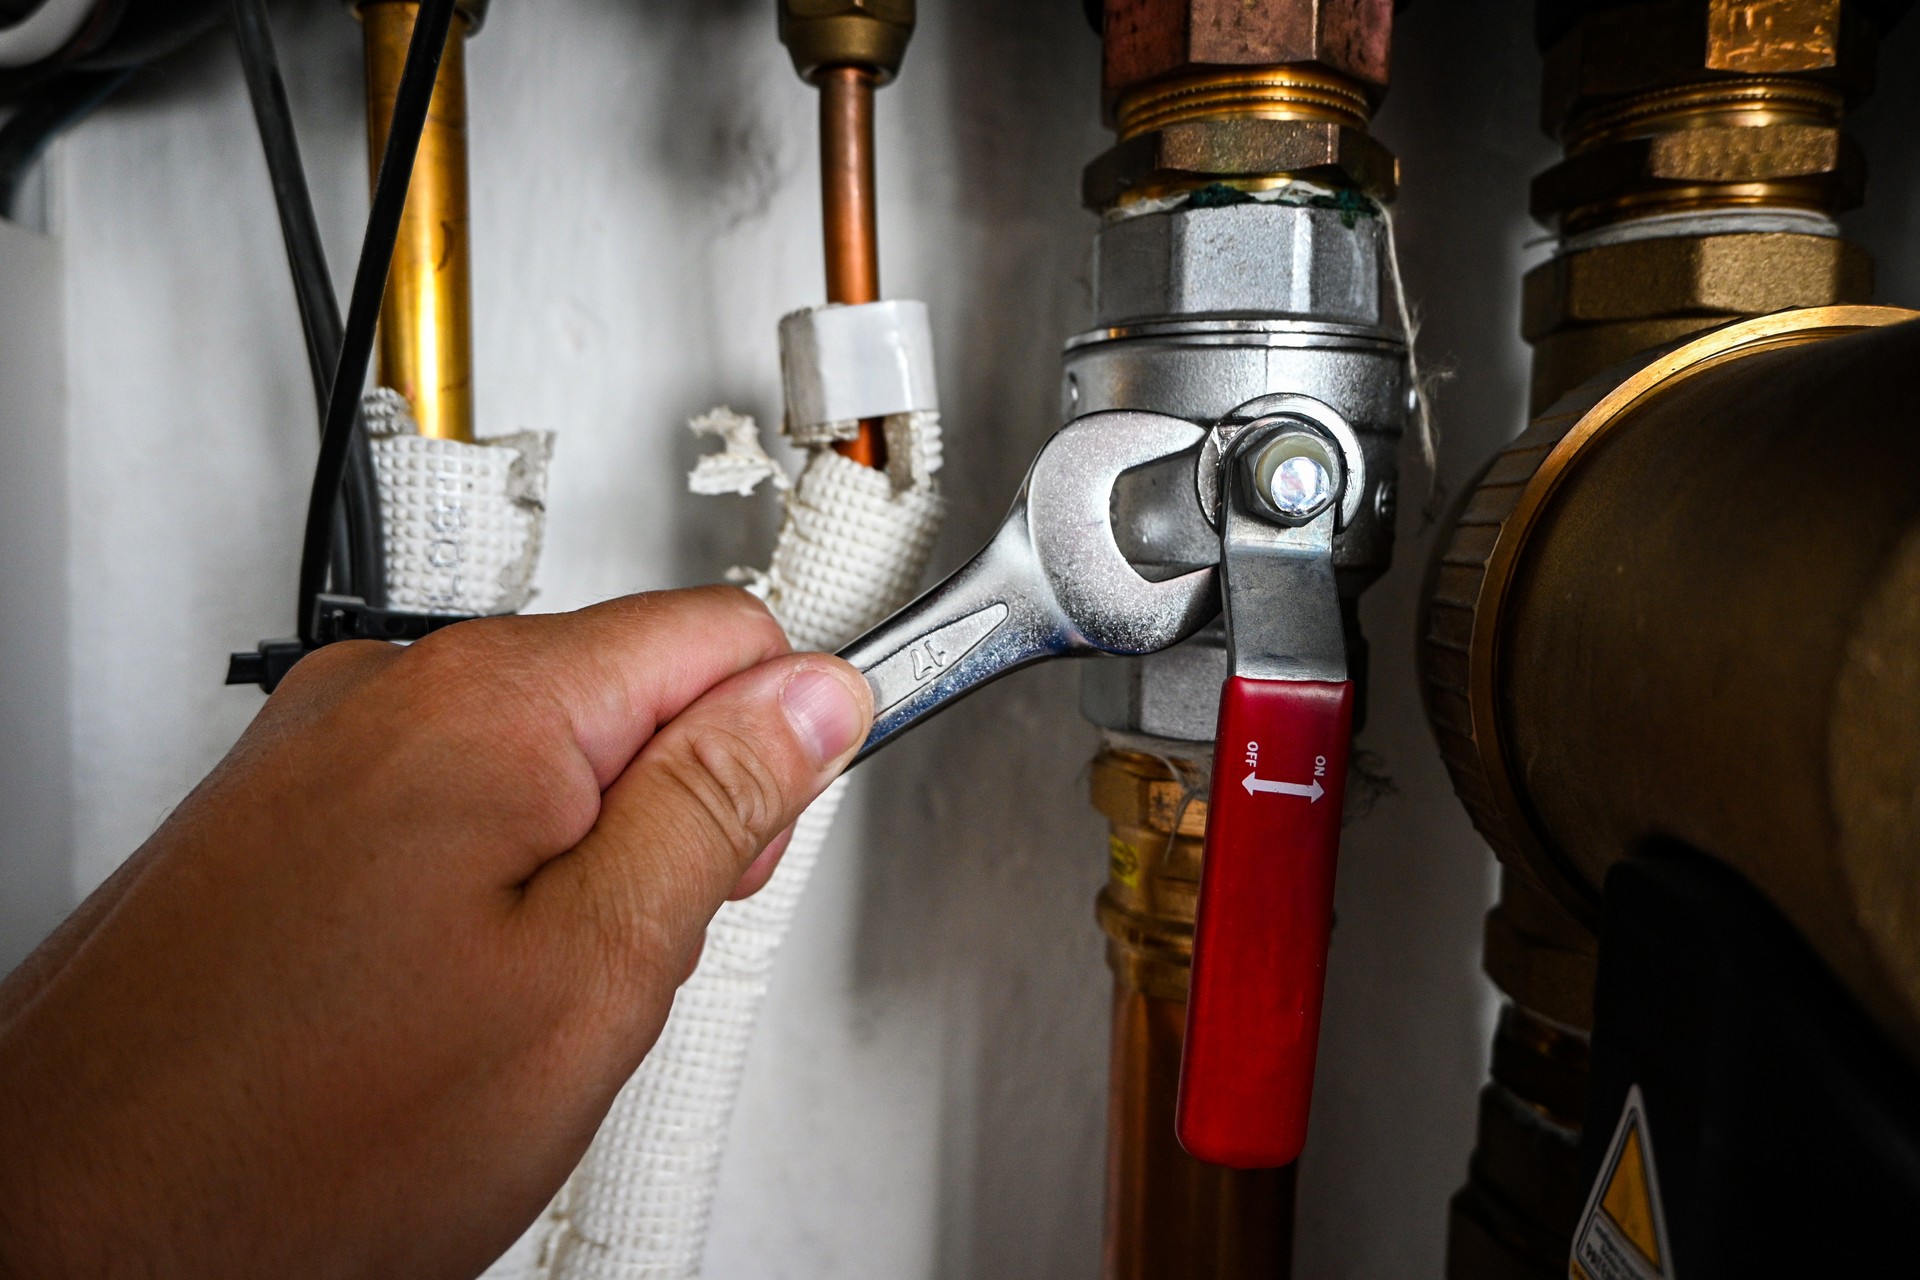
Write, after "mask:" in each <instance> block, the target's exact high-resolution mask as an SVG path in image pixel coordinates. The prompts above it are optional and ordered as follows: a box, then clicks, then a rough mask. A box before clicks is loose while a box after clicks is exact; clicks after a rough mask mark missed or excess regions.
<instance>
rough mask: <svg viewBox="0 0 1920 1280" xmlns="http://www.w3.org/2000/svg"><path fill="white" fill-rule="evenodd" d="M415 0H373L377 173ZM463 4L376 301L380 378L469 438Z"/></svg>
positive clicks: (370, 106) (432, 427)
mask: <svg viewBox="0 0 1920 1280" xmlns="http://www.w3.org/2000/svg"><path fill="white" fill-rule="evenodd" d="M418 15H419V5H418V4H417V3H411V2H410V0H374V2H372V3H368V4H365V5H363V6H362V7H361V9H360V20H361V23H362V26H363V29H364V31H365V37H366V59H367V152H368V156H369V158H370V163H371V168H372V170H373V176H374V177H375V178H377V177H378V176H379V166H380V156H381V154H382V153H383V152H384V151H385V149H386V144H387V129H388V125H389V124H390V123H391V121H392V118H393V102H394V97H395V95H396V94H397V93H398V92H399V87H400V73H401V71H402V69H403V68H404V67H405V65H406V60H407V45H408V43H409V41H410V40H411V39H412V38H413V24H414V19H415V18H416V17H417V16H418ZM469 30H470V23H469V21H468V19H467V17H466V16H465V15H464V14H462V15H461V16H460V17H458V18H456V19H455V21H454V30H453V35H452V37H451V38H450V39H449V40H448V41H447V50H446V55H445V57H444V59H443V60H442V61H441V63H440V75H439V79H438V80H437V81H435V83H434V89H433V102H432V106H431V108H430V109H429V111H428V115H427V127H426V132H425V133H424V134H423V135H422V136H421V139H420V154H419V158H418V160H417V161H416V162H415V165H414V171H413V185H412V186H411V188H409V190H408V193H407V205H406V212H405V213H404V214H403V215H402V217H401V221H400V238H399V241H398V243H397V244H396V245H395V246H394V253H393V269H392V272H391V273H390V275H389V276H388V278H387V292H386V297H385V298H384V300H383V301H382V304H381V308H380V346H379V372H378V375H377V376H378V380H379V383H380V385H381V386H385V387H391V388H393V389H394V390H396V391H398V392H400V394H402V395H404V396H405V397H406V398H407V402H408V404H410V405H411V406H412V408H413V416H414V419H415V420H416V421H417V422H418V423H419V424H420V433H421V434H422V435H426V436H435V437H439V438H441V439H446V440H469V441H470V440H472V439H473V434H474V432H473V423H474V411H473V265H472V254H471V249H470V246H469V241H468V184H467V79H466V37H467V35H468V32H469Z"/></svg>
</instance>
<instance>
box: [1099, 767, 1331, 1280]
mask: <svg viewBox="0 0 1920 1280" xmlns="http://www.w3.org/2000/svg"><path fill="white" fill-rule="evenodd" d="M1201 772H1202V770H1201V768H1200V766H1199V765H1198V764H1197V763H1196V762H1192V761H1182V762H1178V763H1176V762H1173V761H1169V760H1163V759H1160V758H1159V757H1155V756H1146V755H1140V754H1138V753H1136V752H1130V751H1114V750H1108V751H1103V752H1101V753H1100V755H1099V757H1098V758H1096V759H1095V761H1094V764H1093V778H1092V781H1093V802H1094V805H1095V807H1096V808H1098V809H1099V810H1100V811H1101V812H1102V813H1103V814H1105V815H1106V818H1107V821H1108V824H1109V826H1108V838H1107V873H1108V878H1107V886H1106V888H1105V889H1104V890H1102V892H1101V894H1100V898H1099V902H1098V904H1097V905H1096V907H1095V911H1096V914H1097V915H1098V917H1099V920H1100V927H1101V928H1102V929H1104V930H1105V931H1106V934H1107V939H1108V941H1107V963H1108V966H1109V967H1110V968H1111V969H1112V970H1113V974H1114V979H1115V981H1114V1003H1113V1055H1112V1060H1111V1064H1110V1067H1111V1073H1110V1086H1109V1087H1110V1089H1111V1094H1110V1095H1109V1102H1108V1112H1107V1116H1108V1120H1107V1220H1106V1233H1105V1241H1106V1243H1105V1245H1104V1247H1103V1258H1104V1261H1103V1263H1102V1266H1101V1275H1102V1277H1103V1280H1285V1277H1286V1276H1287V1275H1288V1274H1289V1271H1290V1268H1291V1266H1292V1256H1291V1255H1292V1249H1293V1188H1294V1171H1293V1168H1292V1166H1289V1167H1287V1168H1285V1169H1257V1170H1240V1169H1227V1168H1223V1167H1221V1166H1219V1165H1211V1164H1203V1163H1201V1162H1200V1161H1198V1160H1195V1159H1194V1158H1193V1157H1192V1156H1190V1155H1188V1154H1187V1153H1186V1152H1185V1151H1184V1150H1182V1149H1181V1147H1180V1143H1179V1140H1178V1139H1177V1138H1176V1137H1175V1136H1174V1123H1173V1113H1174V1103H1175V1101H1176V1100H1177V1098H1178V1096H1179V1091H1180V1050H1181V1046H1182V1044H1183V1043H1184V1042H1185V1039H1186V1026H1187V1023H1186V1018H1187V975H1188V972H1189V970H1190V968H1191V966H1192V962H1193V917H1194V908H1195V906H1196V904H1197V903H1198V900H1199V890H1200V855H1201V844H1202V841H1203V839H1204V837H1205V835H1206V829H1207V812H1206V811H1207V804H1206V801H1205V800H1203V799H1197V798H1195V796H1194V795H1193V794H1192V792H1191V789H1190V785H1189V784H1190V780H1191V779H1192V778H1193V777H1195V776H1198V775H1199V774H1200V773H1201ZM1183 778H1184V779H1186V781H1183Z"/></svg>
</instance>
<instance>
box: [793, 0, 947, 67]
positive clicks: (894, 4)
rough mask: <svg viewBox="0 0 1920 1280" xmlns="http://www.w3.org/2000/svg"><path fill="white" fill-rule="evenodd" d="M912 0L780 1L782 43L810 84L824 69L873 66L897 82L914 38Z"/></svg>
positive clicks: (794, 65)
mask: <svg viewBox="0 0 1920 1280" xmlns="http://www.w3.org/2000/svg"><path fill="white" fill-rule="evenodd" d="M913 24H914V0H780V43H781V44H784V45H786V46H787V52H788V53H790V54H791V55H792V56H793V69H794V70H795V71H798V72H799V73H800V78H801V79H802V80H807V81H811V80H812V79H813V78H814V76H815V75H816V74H818V73H819V72H820V70H821V69H822V68H825V67H844V66H860V67H871V68H873V69H874V71H875V72H876V73H877V75H878V78H879V81H880V83H881V84H885V83H886V82H887V81H889V80H891V79H893V77H894V75H895V74H896V73H898V72H899V70H900V63H901V62H902V61H903V60H904V59H905V58H906V56H907V43H908V41H910V40H911V39H912V38H913Z"/></svg>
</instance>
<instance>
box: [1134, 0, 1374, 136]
mask: <svg viewBox="0 0 1920 1280" xmlns="http://www.w3.org/2000/svg"><path fill="white" fill-rule="evenodd" d="M1105 33H1106V38H1105V59H1104V76H1103V88H1104V95H1103V101H1104V103H1105V108H1106V110H1107V112H1108V119H1109V120H1111V119H1112V112H1113V110H1114V107H1115V105H1116V104H1117V103H1118V102H1119V100H1120V99H1121V97H1123V96H1124V95H1125V94H1126V93H1128V92H1129V91H1130V90H1133V89H1135V88H1138V87H1139V86H1141V85H1144V84H1149V83H1151V82H1153V81H1155V80H1160V79H1163V78H1165V77H1168V76H1178V75H1184V74H1187V73H1189V72H1194V71H1202V70H1206V69H1209V68H1220V67H1257V66H1281V65H1285V64H1288V63H1315V64H1318V65H1319V66H1322V67H1325V68H1327V69H1328V70H1330V71H1336V72H1339V73H1340V74H1341V75H1344V76H1346V77H1348V78H1349V79H1352V80H1355V81H1358V82H1359V83H1360V84H1361V85H1363V86H1364V87H1365V89H1366V91H1367V93H1368V94H1369V95H1370V96H1371V97H1372V98H1374V99H1375V100H1378V98H1379V97H1380V95H1381V94H1383V93H1384V92H1385V91H1386V87H1387V55H1388V50H1389V47H1390V44H1391V40H1392V35H1393V4H1392V0H1263V3H1260V4H1257V5H1256V4H1248V3H1247V2H1246V0H1106V27H1105Z"/></svg>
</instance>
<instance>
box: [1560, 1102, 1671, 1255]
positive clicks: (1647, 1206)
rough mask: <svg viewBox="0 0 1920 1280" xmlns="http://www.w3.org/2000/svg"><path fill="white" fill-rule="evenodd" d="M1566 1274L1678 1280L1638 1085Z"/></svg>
mask: <svg viewBox="0 0 1920 1280" xmlns="http://www.w3.org/2000/svg"><path fill="white" fill-rule="evenodd" d="M1567 1274H1568V1275H1569V1276H1570V1277H1572V1280H1674V1274H1673V1250H1672V1249H1671V1248H1670V1247H1669V1246H1668V1244H1667V1218H1666V1211H1665V1210H1664V1209H1663V1208H1662V1207H1661V1204H1660V1175H1659V1174H1658V1173H1657V1172H1656V1171H1655V1169H1654V1164H1653V1134H1652V1132H1651V1131H1650V1130H1649V1129H1648V1128H1647V1111H1646V1103H1645V1102H1644V1101H1643V1100H1642V1098H1641V1097H1640V1086H1639V1085H1635V1086H1633V1087H1632V1088H1631V1089H1629V1090H1627V1105H1626V1109H1625V1110H1624V1111H1622V1112H1621V1113H1620V1124H1619V1127H1618V1128H1616V1129H1615V1130H1614V1131H1613V1142H1612V1143H1611V1144H1610V1145H1609V1146H1608V1147H1607V1158H1606V1159H1605V1160H1603V1161H1601V1162H1600V1176H1599V1178H1597V1179H1595V1181H1594V1184H1593V1190H1592V1191H1590V1192H1589V1193H1588V1194H1587V1207H1586V1209H1585V1211H1584V1212H1582V1213H1581V1215H1580V1229H1579V1230H1578V1231H1576V1232H1574V1235H1573V1257H1572V1259H1571V1260H1570V1261H1569V1262H1568V1264H1567Z"/></svg>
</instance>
